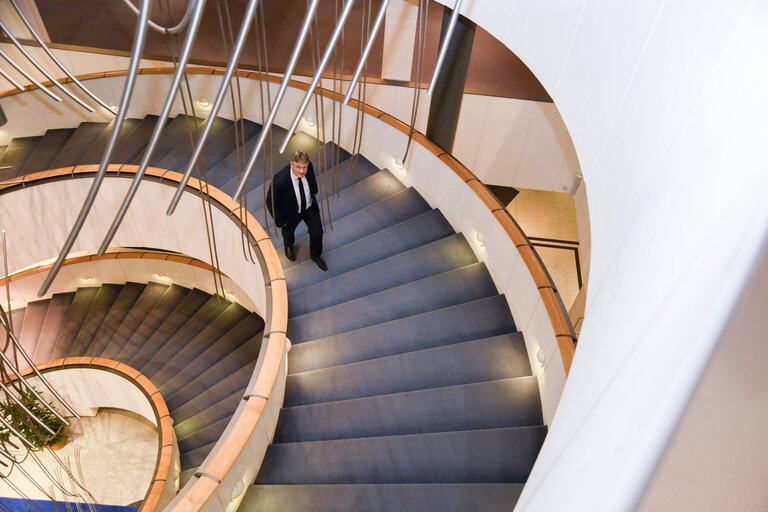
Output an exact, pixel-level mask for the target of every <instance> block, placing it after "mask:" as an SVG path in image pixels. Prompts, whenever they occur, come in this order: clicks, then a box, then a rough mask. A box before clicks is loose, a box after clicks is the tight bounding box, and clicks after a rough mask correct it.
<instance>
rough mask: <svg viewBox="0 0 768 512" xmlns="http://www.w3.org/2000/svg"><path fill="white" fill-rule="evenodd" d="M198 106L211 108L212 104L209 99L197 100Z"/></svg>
mask: <svg viewBox="0 0 768 512" xmlns="http://www.w3.org/2000/svg"><path fill="white" fill-rule="evenodd" d="M197 104H198V105H200V106H201V107H203V108H205V107H207V106H209V105H210V104H211V102H210V101H208V99H207V98H200V99H199V100H197Z"/></svg>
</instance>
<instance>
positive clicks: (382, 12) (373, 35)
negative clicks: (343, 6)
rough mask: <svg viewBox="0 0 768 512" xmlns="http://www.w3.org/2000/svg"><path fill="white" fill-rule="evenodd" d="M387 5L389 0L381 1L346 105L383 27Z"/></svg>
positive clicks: (348, 92)
mask: <svg viewBox="0 0 768 512" xmlns="http://www.w3.org/2000/svg"><path fill="white" fill-rule="evenodd" d="M387 5H389V0H384V1H383V2H382V3H381V7H380V8H379V14H377V15H376V21H375V22H374V23H373V30H372V31H371V37H369V38H368V44H366V45H365V50H363V54H362V55H361V56H360V62H359V63H358V65H357V69H356V70H355V74H354V76H353V77H352V83H350V84H349V89H347V97H346V98H344V104H345V105H347V104H348V103H349V99H350V98H351V97H352V92H353V91H354V90H355V86H356V85H357V81H358V80H359V79H360V75H361V74H362V72H363V67H364V66H365V62H366V61H367V60H368V54H369V53H370V52H371V48H373V42H374V40H375V39H376V34H377V33H378V31H379V28H380V27H381V23H382V22H383V21H384V16H385V15H386V14H387Z"/></svg>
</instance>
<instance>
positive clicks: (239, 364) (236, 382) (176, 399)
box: [166, 333, 263, 423]
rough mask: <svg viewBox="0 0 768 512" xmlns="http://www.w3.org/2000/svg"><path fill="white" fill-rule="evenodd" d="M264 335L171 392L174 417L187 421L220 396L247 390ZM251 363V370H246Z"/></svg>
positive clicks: (169, 398)
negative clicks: (174, 391)
mask: <svg viewBox="0 0 768 512" xmlns="http://www.w3.org/2000/svg"><path fill="white" fill-rule="evenodd" d="M262 336H263V333H259V334H258V335H256V336H253V337H252V338H251V339H249V340H248V341H246V342H245V343H243V344H242V345H240V346H239V347H236V348H235V349H234V350H233V351H232V352H230V353H229V354H227V355H225V356H224V357H222V358H221V359H220V360H218V361H216V362H215V363H211V365H210V367H209V368H207V369H206V370H205V371H204V372H202V373H201V374H199V375H198V376H196V377H195V378H194V379H191V380H190V381H189V382H188V383H187V384H186V385H185V386H184V387H183V388H181V389H179V390H178V391H177V392H176V393H173V394H172V395H169V396H168V397H167V398H166V403H167V404H168V407H171V408H172V409H174V411H175V413H174V414H175V416H174V420H175V421H176V422H177V423H178V422H182V421H185V420H187V419H189V418H190V417H191V416H194V415H195V414H196V413H198V412H199V411H202V410H204V409H206V408H207V407H209V406H210V405H212V403H215V401H216V400H218V398H217V397H225V396H228V395H230V394H232V393H235V392H237V391H238V390H240V391H243V390H244V389H245V386H246V384H248V379H249V378H250V376H251V372H252V371H253V368H254V367H255V365H256V360H257V359H258V357H259V350H260V349H261V342H262ZM248 367H249V368H250V369H251V372H248V371H246V370H244V369H245V368H248ZM206 395H207V396H206ZM212 400H213V402H212Z"/></svg>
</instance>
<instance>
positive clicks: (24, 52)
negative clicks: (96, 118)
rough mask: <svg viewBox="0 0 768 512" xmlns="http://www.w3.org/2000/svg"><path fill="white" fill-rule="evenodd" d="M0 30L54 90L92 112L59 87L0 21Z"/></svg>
mask: <svg viewBox="0 0 768 512" xmlns="http://www.w3.org/2000/svg"><path fill="white" fill-rule="evenodd" d="M0 28H1V29H3V30H4V31H5V35H7V36H8V39H10V40H11V42H12V43H13V45H14V46H15V47H16V48H17V49H18V50H19V51H20V52H21V53H22V55H24V56H25V57H26V58H27V60H28V61H29V62H30V63H32V65H33V66H34V67H35V69H37V70H38V71H39V72H40V73H42V74H43V75H44V76H45V78H47V79H48V80H50V81H51V83H52V84H53V85H54V87H56V88H57V89H59V90H60V91H61V92H63V93H64V94H66V95H67V96H69V97H70V98H72V100H73V101H74V102H75V103H77V104H78V105H80V106H81V107H83V108H84V109H85V110H87V111H88V112H93V107H92V106H90V105H89V104H87V103H86V102H84V101H83V100H81V99H80V98H78V97H77V96H75V95H74V94H72V91H70V90H69V89H67V88H66V87H64V86H63V85H61V83H60V82H59V80H58V79H56V78H55V77H54V76H53V75H52V74H50V73H49V72H48V71H46V70H45V68H44V67H43V66H41V65H40V64H39V63H38V62H37V61H36V60H35V58H34V57H32V56H31V55H30V54H29V52H27V50H25V49H24V47H23V46H21V43H19V42H18V41H17V40H16V38H15V37H13V34H11V31H10V30H8V29H7V28H6V27H5V24H3V22H2V21H0Z"/></svg>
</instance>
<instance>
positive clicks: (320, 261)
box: [312, 256, 328, 272]
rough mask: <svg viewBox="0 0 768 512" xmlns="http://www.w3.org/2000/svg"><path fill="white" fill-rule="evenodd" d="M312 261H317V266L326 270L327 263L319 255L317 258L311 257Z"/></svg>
mask: <svg viewBox="0 0 768 512" xmlns="http://www.w3.org/2000/svg"><path fill="white" fill-rule="evenodd" d="M312 261H314V262H315V263H317V266H318V267H320V270H322V271H323V272H325V271H326V270H328V265H326V264H325V260H323V258H321V257H320V256H318V257H317V258H312Z"/></svg>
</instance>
